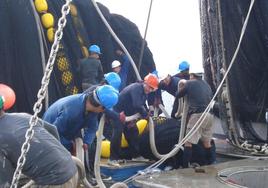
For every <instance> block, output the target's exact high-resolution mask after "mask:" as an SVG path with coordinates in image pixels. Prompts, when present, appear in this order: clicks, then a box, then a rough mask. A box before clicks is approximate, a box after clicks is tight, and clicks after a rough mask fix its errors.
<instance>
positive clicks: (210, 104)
mask: <svg viewBox="0 0 268 188" xmlns="http://www.w3.org/2000/svg"><path fill="white" fill-rule="evenodd" d="M254 2H255V0H251V3H250V6H249V11H248V14H247V17H246V19H245V22H244V24H243V27H242V30H241V35H240V38H239V42H238V45H237V48H236V50H235V53H234V55H233V58H232V60H231V62H230V65H229V67H228V69H227V71H226V73H225V75H224V76H223V78H222V81H221V83H220V84H219V86H218V88H217V90H216V92H215V94H214V96H213V97H212V99H211V101H210V103H209V104H208V106H207V107H206V109H205V111H204V112H203V113H202V115H201V116H200V118H199V119H198V120H197V122H196V123H195V125H194V126H193V128H192V129H191V130H190V131H189V133H187V135H186V136H185V137H184V138H183V139H182V141H181V142H180V143H179V144H177V145H176V147H175V148H174V149H173V150H172V151H171V152H169V153H168V154H166V155H165V157H163V158H161V159H160V160H158V161H157V162H156V163H154V164H152V165H151V166H149V167H147V168H146V169H145V172H146V171H147V172H148V171H149V170H151V169H153V168H157V167H158V166H159V165H161V164H162V163H163V162H164V161H165V160H166V159H168V158H169V157H171V156H173V154H174V153H176V152H177V150H179V149H180V148H181V147H182V146H183V144H185V142H187V140H188V139H189V138H191V136H193V135H194V134H195V132H196V131H197V130H198V129H199V127H200V126H201V125H202V123H203V121H204V120H205V118H206V116H207V114H208V113H209V111H210V109H211V108H212V107H213V106H212V105H213V103H214V100H215V98H216V96H217V95H218V93H219V92H220V89H221V87H222V85H223V83H224V81H225V79H226V77H227V75H228V73H229V72H230V70H231V68H232V66H233V64H234V61H235V59H236V56H237V54H238V51H239V49H240V45H241V42H242V39H243V36H244V33H245V30H246V27H247V24H248V19H249V16H250V13H251V10H252V7H253V5H254ZM138 176H140V174H136V175H134V176H132V177H130V178H128V179H127V180H125V181H124V182H125V183H129V182H131V181H133V180H134V179H135V178H137V177H138Z"/></svg>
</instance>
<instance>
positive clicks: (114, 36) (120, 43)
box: [91, 0, 142, 81]
mask: <svg viewBox="0 0 268 188" xmlns="http://www.w3.org/2000/svg"><path fill="white" fill-rule="evenodd" d="M91 1H92V3H93V5H94V7H95V9H96V11H97V12H98V14H99V16H100V18H101V20H102V22H103V23H104V25H105V26H106V27H107V29H108V30H109V32H110V33H111V35H112V36H113V38H114V39H115V41H116V42H117V43H118V45H119V46H120V47H121V48H122V50H123V51H124V53H125V54H126V55H127V57H128V59H129V61H130V63H131V65H132V67H133V69H134V72H135V74H136V77H137V79H138V80H139V81H141V80H142V79H141V76H140V74H139V71H138V69H137V67H136V65H135V62H134V61H133V59H132V57H131V56H130V54H129V53H128V51H127V49H126V48H125V46H124V45H123V43H122V42H121V41H120V39H119V38H118V37H117V35H116V34H115V32H114V31H113V29H112V27H111V26H110V25H109V23H108V22H107V20H106V19H105V17H104V16H103V14H102V12H101V10H100V9H99V6H98V5H97V3H96V2H95V0H91Z"/></svg>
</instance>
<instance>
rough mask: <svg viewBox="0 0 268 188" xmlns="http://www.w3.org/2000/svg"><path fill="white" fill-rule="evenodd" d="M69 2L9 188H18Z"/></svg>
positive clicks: (60, 23) (63, 12) (68, 0)
mask: <svg viewBox="0 0 268 188" xmlns="http://www.w3.org/2000/svg"><path fill="white" fill-rule="evenodd" d="M71 1H72V0H66V2H65V4H64V5H63V6H62V9H61V13H62V16H61V18H60V19H59V21H58V29H57V31H56V33H55V40H54V42H53V44H52V47H51V51H50V54H49V58H48V62H47V65H46V70H45V73H44V76H43V78H42V81H41V88H40V89H39V91H38V94H37V101H36V103H35V104H34V107H33V111H34V115H33V116H32V117H31V118H30V121H29V124H30V127H29V129H28V130H27V131H26V134H25V138H26V140H25V142H24V143H23V144H22V147H21V155H20V157H19V159H18V161H17V168H16V170H15V172H14V175H13V179H12V184H11V186H10V187H11V188H17V186H18V182H19V178H20V176H21V171H22V168H23V166H24V164H25V161H26V154H27V153H28V151H29V149H30V141H31V139H32V138H33V135H34V130H33V127H34V126H35V125H36V124H37V121H38V116H37V115H38V113H40V111H41V110H42V106H43V104H42V101H43V100H44V98H45V96H46V92H47V88H48V84H49V81H50V75H51V73H52V70H53V65H54V62H55V59H56V55H57V52H58V49H59V44H60V41H61V39H62V36H63V28H64V27H65V25H66V22H67V19H66V16H67V15H68V14H69V12H70V3H71Z"/></svg>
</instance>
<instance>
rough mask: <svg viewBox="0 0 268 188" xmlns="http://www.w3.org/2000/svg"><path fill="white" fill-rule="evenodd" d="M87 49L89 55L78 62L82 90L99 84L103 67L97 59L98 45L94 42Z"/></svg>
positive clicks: (98, 54)
mask: <svg viewBox="0 0 268 188" xmlns="http://www.w3.org/2000/svg"><path fill="white" fill-rule="evenodd" d="M88 50H89V57H88V58H84V59H82V60H81V61H80V64H79V74H80V76H81V80H82V89H83V91H85V90H86V89H88V88H90V87H91V86H92V85H96V84H99V83H100V82H101V80H102V79H103V68H102V65H101V62H100V60H99V56H100V54H101V51H100V47H99V46H97V45H95V44H94V45H91V46H90V47H89V49H88Z"/></svg>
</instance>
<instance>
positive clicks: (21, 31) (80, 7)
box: [0, 0, 155, 113]
mask: <svg viewBox="0 0 268 188" xmlns="http://www.w3.org/2000/svg"><path fill="white" fill-rule="evenodd" d="M47 2H48V7H49V8H48V12H49V13H52V15H53V16H54V19H55V25H57V21H58V19H59V17H60V16H61V11H60V9H61V6H62V5H63V3H65V1H64V0H57V1H53V0H48V1H47ZM73 5H74V6H75V7H76V8H77V11H78V16H77V17H75V18H74V16H72V15H68V16H67V25H66V27H65V29H64V35H63V39H62V41H61V45H62V47H61V48H60V50H59V53H58V56H57V59H56V62H55V65H54V70H53V73H52V75H51V80H50V84H49V102H50V104H51V103H52V102H54V101H55V100H57V99H58V98H61V97H63V96H66V95H70V94H73V93H75V92H76V91H77V89H78V91H80V90H79V89H80V87H81V86H80V85H81V84H80V81H79V75H77V72H76V69H77V62H78V60H79V59H81V58H83V56H82V50H81V41H79V37H81V38H82V39H83V43H84V46H85V47H86V48H88V46H89V45H90V44H94V43H95V44H98V45H99V46H100V47H101V51H102V53H103V54H102V56H101V61H102V63H103V67H104V71H105V72H108V71H111V66H110V64H111V62H112V61H113V60H114V59H115V58H116V55H115V50H116V49H118V48H119V47H118V45H117V44H116V42H115V41H114V39H113V38H112V36H111V35H110V34H109V32H108V30H107V29H106V27H105V26H104V24H103V23H102V21H101V19H100V18H99V16H98V14H97V12H96V10H95V8H94V7H93V4H92V3H91V1H84V0H74V1H73ZM99 6H100V9H101V10H102V12H103V14H104V16H105V17H106V18H107V20H108V22H109V23H110V24H111V26H112V28H113V29H114V31H115V33H116V34H117V35H118V37H119V38H120V39H121V40H122V42H123V43H124V45H125V46H126V48H127V49H128V50H129V53H130V54H131V55H132V57H133V59H134V61H135V62H136V63H137V62H138V59H139V53H140V49H141V45H142V37H141V35H140V32H139V30H138V28H137V26H136V25H135V24H134V23H132V22H131V21H130V20H128V19H126V18H124V17H123V16H120V15H115V14H111V13H110V12H109V10H108V9H107V8H106V7H104V6H103V5H101V4H99ZM40 16H41V14H39V18H40ZM0 24H1V29H0V65H1V69H0V82H1V83H5V84H8V85H10V86H11V87H12V88H13V89H14V90H15V93H16V97H17V100H16V103H15V106H14V107H13V108H12V109H11V110H10V111H21V112H30V113H32V107H33V104H34V102H35V101H36V99H37V97H36V96H37V91H38V89H39V88H40V86H41V78H42V76H43V68H42V60H41V51H40V41H39V37H38V30H37V27H38V24H37V23H36V21H35V19H34V14H33V9H32V6H31V4H30V1H28V0H16V1H8V0H1V1H0ZM41 29H43V32H44V36H45V37H44V39H43V40H44V41H45V44H46V45H45V46H44V49H45V50H44V52H45V57H46V61H47V58H48V55H49V52H50V48H51V43H50V42H49V41H48V40H47V38H46V29H45V28H43V27H42V28H41ZM55 29H56V28H55ZM78 36H79V37H78ZM46 46H47V48H46ZM60 58H61V59H63V60H64V61H61V60H60ZM62 62H63V63H66V62H67V63H68V66H67V68H68V69H67V68H66V67H65V68H64V71H63V70H62V69H63V68H62V67H61V68H60V67H59V65H58V64H59V63H62ZM154 68H155V64H154V60H153V57H152V53H151V52H150V50H149V48H148V47H147V46H146V47H145V52H144V58H143V63H142V69H141V70H142V71H141V76H142V77H143V76H144V75H145V74H147V73H148V72H150V71H152V70H154ZM135 80H136V78H135V76H134V73H133V70H132V71H131V74H130V76H129V82H133V81H135Z"/></svg>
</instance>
